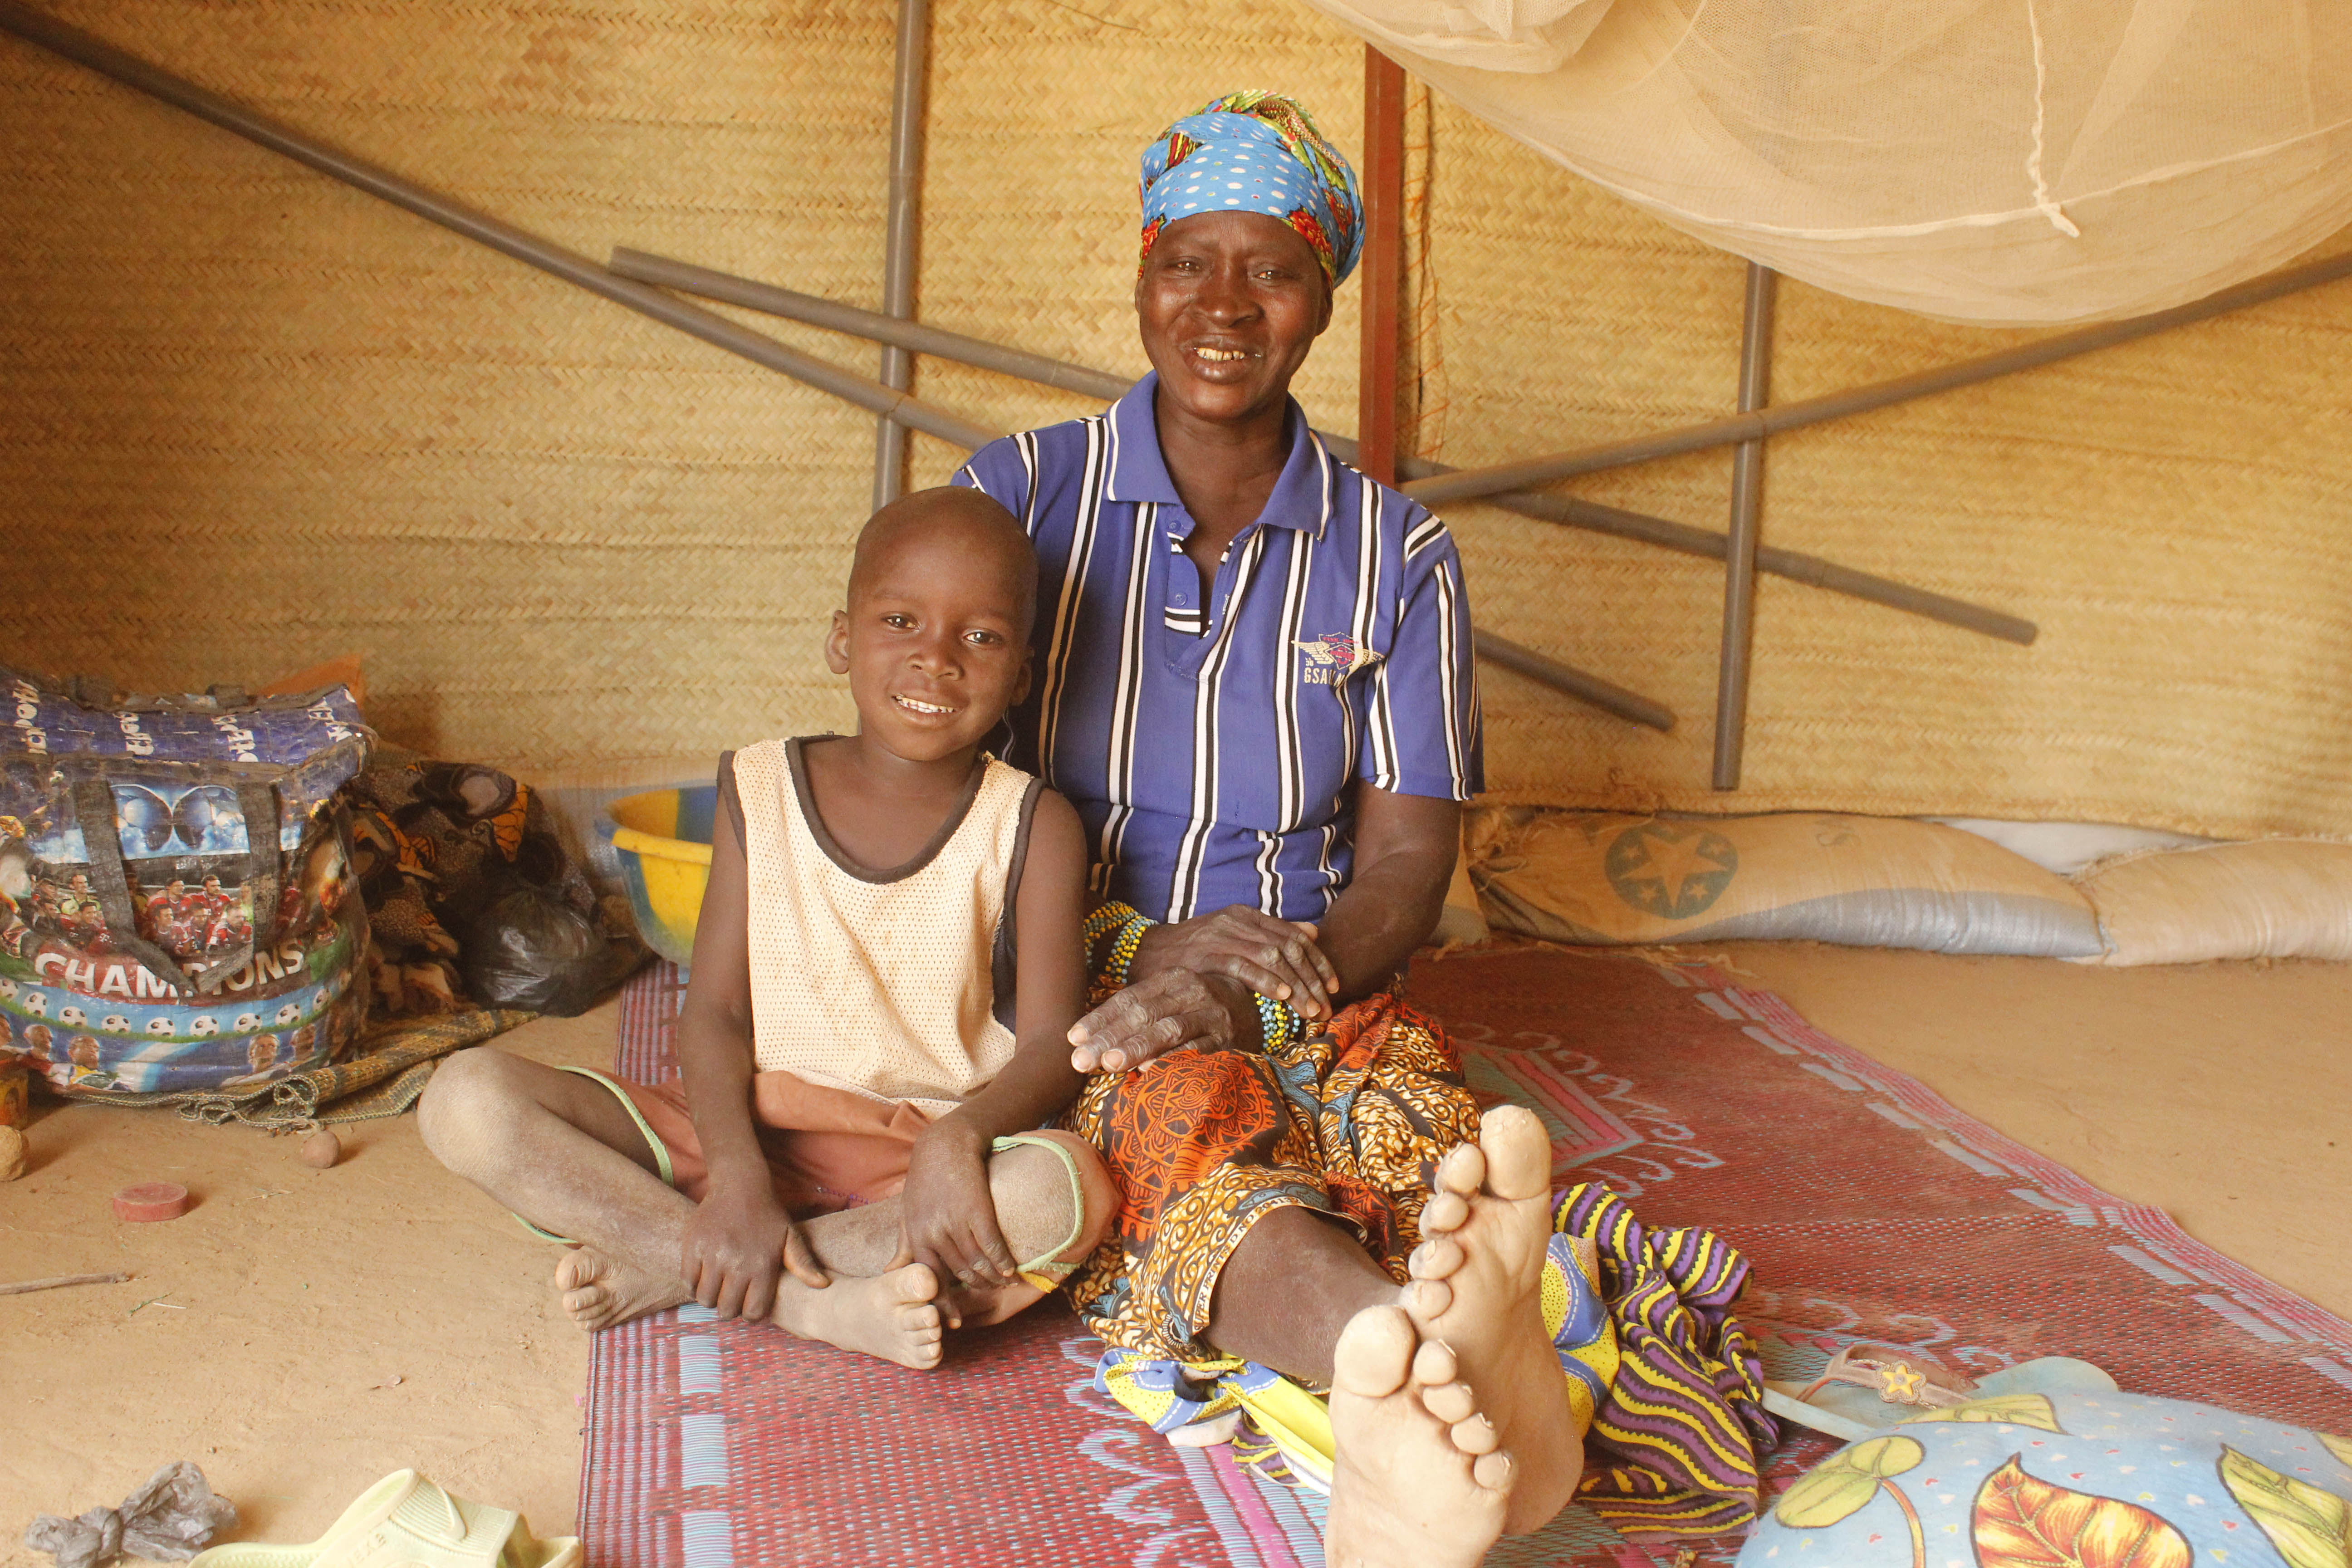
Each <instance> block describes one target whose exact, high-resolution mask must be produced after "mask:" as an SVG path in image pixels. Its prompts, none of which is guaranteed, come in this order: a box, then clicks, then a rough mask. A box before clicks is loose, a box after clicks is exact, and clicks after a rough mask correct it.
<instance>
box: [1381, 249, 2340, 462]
mask: <svg viewBox="0 0 2352 1568" xmlns="http://www.w3.org/2000/svg"><path fill="white" fill-rule="evenodd" d="M2346 277H2352V253H2347V254H2345V255H2342V256H2333V257H2329V258H2326V260H2324V261H2314V262H2311V263H2308V264H2307V265H2305V266H2302V267H2292V268H2288V269H2287V270H2285V271H2284V272H2274V273H2273V274H2271V275H2270V276H2269V277H2267V278H2257V279H2253V280H2252V282H2249V283H2241V284H2239V285H2237V286H2236V287H2235V288H2232V289H2222V290H2221V292H2220V293H2218V294H2209V295H2207V296H2206V297H2205V298H2204V299H2202V300H2192V301H2191V302H2190V303H2189V304H2186V305H2176V306H2174V307H2173V308H2172V309H2171V310H2158V311H2156V312H2155V313H2154V314H2152V315H2147V316H2135V317H2133V318H2132V319H2131V320H2129V321H2106V322H2103V323H2101V324H2100V325H2098V326H2095V327H2084V328H2083V329H2082V330H2080V331H2072V332H2061V333H2059V334H2057V335H2056V336H2055V337H2048V338H2043V339H2042V340H2041V341H2040V342H2031V343H2023V344H2021V345H2020V346H2018V347H2016V348H2013V349H2003V350H2001V351H2000V353H1990V354H1982V355H1979V357H1977V358H1975V359H1965V360H1960V361H1958V362H1957V363H1952V364H1947V365H1938V366H1937V367H1936V368H1934V369H1932V370H1923V371H1919V372H1916V373H1915V374H1910V375H1898V376H1895V378H1894V379H1892V380H1889V381H1875V382H1872V383H1870V384H1867V385H1864V386H1854V387H1848V388H1847V389H1846V390H1844V391H1843V392H1832V393H1826V394H1824V395H1822V396H1820V397H1807V398H1802V399H1800V400H1799V401H1797V402H1795V403H1784V404H1781V405H1780V406H1778V407H1768V408H1759V409H1758V410H1756V411H1755V412H1754V413H1752V414H1737V415H1734V416H1731V417H1730V418H1728V419H1711V420H1708V421H1706V423H1704V424H1700V425H1686V426H1683V427H1682V428H1680V429H1678V430H1660V431H1654V432H1653V433H1651V434H1649V435H1646V436H1634V437H1629V438H1628V439H1626V440H1622V441H1608V442H1603V443H1602V444H1601V445H1600V446H1597V447H1580V448H1579V449H1577V450H1575V451H1572V452H1560V453H1556V454H1554V455H1553V456H1551V457H1548V458H1521V459H1519V460H1518V461H1517V462H1511V463H1497V464H1495V465H1494V466H1492V467H1490V468H1459V469H1456V470H1454V472H1452V473H1448V474H1445V475H1443V476H1433V477H1431V478H1429V479H1416V480H1414V481H1413V482H1412V483H1411V484H1408V485H1406V486H1405V487H1404V491H1405V494H1407V495H1409V496H1412V498H1413V499H1414V500H1418V501H1420V502H1421V503H1422V504H1423V506H1435V505H1437V504H1439V503H1440V502H1443V501H1449V500H1469V499H1470V498H1472V497H1474V496H1492V495H1494V494H1495V493H1496V492H1497V491H1501V490H1517V489H1525V488H1526V487H1528V486H1529V485H1542V484H1549V483H1551V482H1552V481H1553V480H1554V479H1570V478H1573V477H1574V476H1576V475H1578V474H1590V473H1595V472H1598V471H1599V470H1601V469H1602V468H1626V467H1628V466H1630V465H1632V464H1634V463H1646V462H1648V461H1650V460H1651V459H1652V458H1670V457H1674V456H1675V455H1676V454H1678V453H1683V452H1701V451H1705V450H1706V449H1707V448H1708V447H1728V446H1730V445H1732V444H1733V443H1735V442H1738V441H1748V440H1753V439H1757V438H1759V437H1765V436H1777V435H1780V434H1782V433H1783V432H1785V431H1790V430H1801V429H1803V428H1804V427H1805V426H1808V425H1820V424H1823V423H1826V422H1827V421H1829V420H1832V419H1843V418H1845V417H1846V416H1849V415H1853V414H1866V413H1869V412H1870V411H1871V410H1873V409H1875V408H1885V407H1888V406H1890V405H1894V404H1897V403H1908V402H1910V401H1912V400H1913V399H1914V398H1920V397H1926V396H1927V395H1930V394H1931V393H1937V392H1949V391H1951V390H1952V389H1954V388H1955V387H1961V386H1974V385H1975V384H1978V383H1979V382H1982V381H1991V380H1993V379H1995V378H1996V377H1999V376H2004V375H2013V374H2016V373H2017V372H2019V371H2021V370H2032V369H2034V368H2035V367H2037V366H2040V365H2045V364H2055V363H2058V362H2059V361H2060V360H2067V359H2073V358H2074V357H2076V356H2077V355H2080V354H2086V353H2091V352H2093V351H2094V350H2096V349H2104V348H2110V347H2113V346H2114V345H2115V344H2116V343H2127V342H2134V341H2135V340H2137V339H2139V338H2145V337H2151V336H2153V335H2155V334H2156V333H2158V332H2161V331H2167V330H2168V329H2169V328H2173V327H2179V326H2186V325H2188V324H2189V322H2191V321H2207V320H2209V319H2210V318H2212V317H2214V316H2221V315H2226V314H2228V313H2229V312H2230V311H2231V310H2243V309H2245V308H2246V307H2247V306H2249V305H2259V304H2262V303H2263V301H2265V300H2275V299H2278V298H2279V297H2280V296H2282V295H2285V294H2294V293H2300V292H2301V291H2302V290H2304V289H2315V288H2317V287H2318V286H2319V285H2321V284H2323V283H2333V282H2335V281H2336V279H2339V278H2346Z"/></svg>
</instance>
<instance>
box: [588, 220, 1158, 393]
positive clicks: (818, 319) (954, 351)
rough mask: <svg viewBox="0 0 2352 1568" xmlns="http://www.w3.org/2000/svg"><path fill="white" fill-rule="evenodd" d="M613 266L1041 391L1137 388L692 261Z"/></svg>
mask: <svg viewBox="0 0 2352 1568" xmlns="http://www.w3.org/2000/svg"><path fill="white" fill-rule="evenodd" d="M611 266H612V269H613V270H614V272H616V273H618V274H620V275H621V276H622V277H624V278H634V279H636V280H637V281H638V282H640V283H658V284H660V285H661V286H662V287H663V288H665V289H679V290H681V291H683V292H685V293H688V294H696V295H699V296H700V297H702V298H703V299H705V300H718V301H719V302H720V303H721V304H726V305H740V306H742V307H743V308H744V309H746V310H759V311H762V312H764V313H766V314H768V315H771V316H782V317H783V318H784V319H785V320H786V321H801V322H804V323H806V324H807V325H809V326H812V327H823V328H824V329H825V330H826V331H834V332H845V333H846V334H848V335H849V336H851V337H856V338H866V339H869V340H871V341H873V342H882V343H895V344H897V345H898V347H899V348H901V349H905V350H907V351H908V352H910V353H923V354H929V355H930V356H931V357H932V358H934V359H948V360H953V361H955V362H956V363H958V364H969V365H977V366H979V367H980V368H981V369H982V370H992V371H996V372H998V373H1000V374H1004V375H1012V376H1018V377H1020V378H1021V379H1022V380H1024V381H1034V382H1036V383H1038V384H1040V385H1043V386H1056V387H1059V388H1061V389H1062V390H1063V391H1065V392H1075V393H1077V394H1079V395H1082V396H1087V397H1099V398H1101V399H1102V400H1103V401H1104V402H1106V403H1115V402H1117V401H1118V399H1119V398H1120V397H1122V396H1124V395H1126V393H1127V389H1128V388H1129V387H1130V386H1133V385H1134V384H1135V380H1134V378H1133V377H1131V376H1124V375H1113V374H1110V373H1109V372H1108V371H1102V370H1089V369H1087V367H1086V366H1085V365H1082V364H1068V363H1065V362H1063V361H1061V360H1057V359H1047V358H1046V357H1045V355H1044V354H1033V353H1025V352H1024V351H1023V350H1020V349H1013V348H1006V347H1005V346H1004V345H1003V344H1002V343H993V342H989V341H988V340H987V339H986V338H971V337H966V336H965V335H964V334H963V333H961V332H950V331H942V330H940V328H938V327H927V326H925V325H923V324H922V323H921V322H919V321H899V320H898V319H897V318H895V317H891V316H886V315H884V314H882V313H881V312H880V311H878V310H860V309H859V308H858V307H856V305H843V304H839V303H836V302H835V301H834V300H827V299H824V298H822V297H821V296H818V295H815V294H803V293H800V292H799V291H797V290H795V289H779V288H778V287H776V286H775V285H774V284H772V283H761V282H756V281H754V280H753V279H749V278H738V277H736V276H735V275H734V274H733V273H731V272H714V271H712V270H711V269H710V268H708V267H697V266H695V265H694V264H693V263H692V262H690V261H673V260H671V259H670V258H668V257H666V256H655V255H653V254H651V253H650V252H647V251H643V250H631V249H629V248H628V247H625V246H617V245H616V246H614V247H613V259H612V263H611Z"/></svg>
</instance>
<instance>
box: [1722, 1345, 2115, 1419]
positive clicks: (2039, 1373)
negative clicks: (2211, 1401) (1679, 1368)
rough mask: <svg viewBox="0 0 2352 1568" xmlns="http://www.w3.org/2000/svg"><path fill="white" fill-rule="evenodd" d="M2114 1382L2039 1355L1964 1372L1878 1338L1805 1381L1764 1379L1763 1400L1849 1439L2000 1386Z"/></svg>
mask: <svg viewBox="0 0 2352 1568" xmlns="http://www.w3.org/2000/svg"><path fill="white" fill-rule="evenodd" d="M2115 1386H2116V1381H2115V1379H2114V1378H2112V1377H2109V1376H2108V1375H2107V1374H2106V1373H2105V1372H2103V1371H2101V1370H2100V1369H2099V1368H2097V1367H2095V1366H2093V1365H2092V1364H2091V1363H2089V1362H2085V1361H2076V1360H2075V1359H2074V1358H2073V1357H2071V1356H2042V1357H2040V1358H2038V1359H2036V1360H2033V1361H2029V1362H2023V1363H2019V1364H2018V1365H2016V1366H2011V1367H2003V1368H2002V1369H2001V1370H2000V1371H1999V1372H1994V1373H1986V1374H1985V1375H1984V1376H1983V1377H1981V1378H1979V1379H1974V1380H1971V1379H1970V1378H1969V1377H1967V1376H1966V1375H1964V1374H1962V1373H1958V1372H1954V1371H1953V1370H1952V1369H1950V1368H1949V1367H1947V1366H1943V1365H1940V1364H1938V1363H1936V1362H1934V1361H1932V1360H1930V1359H1928V1358H1927V1357H1924V1356H1916V1355H1905V1354H1903V1353H1901V1352H1897V1351H1895V1350H1893V1349H1892V1348H1890V1347H1887V1346H1885V1345H1848V1346H1847V1347H1846V1348H1845V1349H1843V1350H1842V1351H1840V1352H1838V1353H1837V1354H1836V1355H1834V1356H1832V1358H1831V1359H1830V1363H1829V1365H1828V1366H1827V1367H1825V1368H1824V1369H1823V1370H1822V1374H1821V1376H1819V1377H1817V1378H1815V1379H1814V1380H1813V1381H1812V1382H1811V1383H1809V1384H1793V1383H1768V1384H1765V1385H1764V1408H1765V1409H1767V1410H1769V1411H1770V1412H1771V1413H1772V1414H1773V1415H1780V1416H1785V1417H1787V1418H1788V1419H1789V1420H1791V1421H1794V1422H1797V1423H1798V1424H1800V1425H1801V1426H1810V1427H1811V1428H1812V1429H1813V1430H1814V1431H1816V1432H1826V1433H1828V1434H1829V1435H1830V1436H1832V1437H1840V1438H1843V1439H1845V1440H1847V1441H1849V1442H1851V1441H1852V1440H1853V1439H1854V1438H1856V1437H1860V1436H1865V1435H1866V1434H1868V1433H1871V1432H1875V1431H1877V1430H1879V1429H1880V1428H1882V1427H1885V1426H1894V1425H1895V1423H1896V1422H1899V1421H1904V1420H1908V1419H1910V1418H1912V1417H1915V1416H1920V1415H1926V1414H1927V1413H1928V1412H1929V1411H1934V1410H1948V1409H1950V1408H1952V1407H1953V1406H1954V1405H1966V1404H1968V1403H1969V1401H1971V1400H1976V1399H1984V1398H1989V1397H1991V1396H1993V1395H1996V1394H2027V1393H2032V1394H2056V1393H2061V1392H2065V1391H2085V1392H2088V1391H2095V1390H2102V1389H2104V1390H2107V1391H2110V1392H2112V1391H2113V1390H2114V1388H2115Z"/></svg>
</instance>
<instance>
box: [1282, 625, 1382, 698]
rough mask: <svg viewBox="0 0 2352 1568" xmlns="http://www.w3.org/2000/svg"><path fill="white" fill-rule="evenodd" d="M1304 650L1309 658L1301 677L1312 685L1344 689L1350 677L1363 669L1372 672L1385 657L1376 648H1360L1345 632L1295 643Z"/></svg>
mask: <svg viewBox="0 0 2352 1568" xmlns="http://www.w3.org/2000/svg"><path fill="white" fill-rule="evenodd" d="M1292 646H1294V647H1297V648H1299V649H1301V650H1303V652H1304V654H1305V658H1304V660H1303V663H1302V668H1300V669H1299V672H1298V678H1299V679H1301V680H1303V681H1305V682H1306V683H1307V685H1309V686H1342V685H1345V684H1346V683H1347V679H1348V677H1349V676H1351V675H1353V674H1355V673H1356V671H1358V670H1360V669H1369V668H1371V666H1373V665H1375V664H1377V663H1379V662H1380V658H1381V656H1380V655H1379V654H1378V653H1376V652H1374V651H1373V650H1372V649H1370V648H1368V647H1360V646H1359V645H1358V643H1357V641H1356V639H1355V638H1353V637H1349V636H1348V635H1347V634H1346V633H1344V632H1326V633H1324V634H1323V635H1322V636H1321V637H1314V638H1310V639H1307V640H1304V641H1299V642H1296V643H1294V644H1293V645H1292Z"/></svg>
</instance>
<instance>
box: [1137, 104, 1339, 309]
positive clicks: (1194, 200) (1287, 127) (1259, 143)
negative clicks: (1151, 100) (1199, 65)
mask: <svg viewBox="0 0 2352 1568" xmlns="http://www.w3.org/2000/svg"><path fill="white" fill-rule="evenodd" d="M1206 212H1251V213H1264V214H1265V215H1266V216H1268V217H1278V218H1280V219H1281V220H1282V221H1283V222H1285V223H1286V224H1288V225H1289V226H1291V227H1292V228H1295V229H1297V231H1298V233H1299V237H1301V238H1303V239H1305V240H1306V241H1307V246H1308V247H1310V248H1311V249H1313V251H1314V252H1315V259H1316V260H1318V261H1319V262H1321V263H1322V265H1323V276H1324V278H1325V279H1328V281H1329V282H1330V285H1331V287H1333V288H1334V289H1337V288H1338V287H1339V283H1340V280H1341V279H1345V278H1346V277H1347V276H1348V274H1349V273H1350V272H1353V271H1354V270H1355V269H1356V258H1358V257H1359V256H1360V255H1362V254H1363V249H1364V203H1363V198H1362V197H1361V196H1360V195H1359V194H1358V193H1357V189H1356V172H1355V171H1354V170H1353V169H1351V168H1349V166H1348V160H1347V159H1346V158H1344V157H1342V156H1341V155H1340V153H1339V149H1338V148H1337V147H1334V146H1333V145H1332V144H1331V143H1330V142H1328V140H1326V139H1325V137H1324V135H1323V132H1320V131H1319V130H1318V129H1316V125H1315V121H1314V118H1313V117H1312V116H1311V115H1309V114H1308V113H1307V110H1305V109H1304V108H1302V107H1300V106H1299V104H1298V103H1297V102H1296V101H1295V100H1291V99H1287V98H1285V97H1283V96H1282V95H1281V94H1280V93H1274V92H1229V93H1227V94H1226V95H1225V96H1224V97H1223V98H1221V99H1218V100H1216V101H1214V102H1213V103H1210V104H1208V105H1206V106H1204V107H1203V108H1202V110H1200V112H1198V113H1196V114H1188V115H1186V116H1185V117H1184V118H1183V119H1181V120H1180V121H1177V122H1176V123H1175V124H1173V125H1171V126H1170V127H1169V128H1168V129H1167V130H1165V131H1163V132H1160V135H1159V136H1158V137H1157V138H1156V139H1155V140H1154V141H1153V142H1152V143H1151V145H1150V146H1149V147H1146V148H1145V149H1144V150H1143V255H1144V256H1146V257H1148V256H1150V254H1151V246H1152V242H1153V241H1154V240H1157V239H1158V238H1159V237H1160V230H1161V229H1163V228H1166V227H1167V226H1169V225H1170V224H1171V223H1174V222H1175V221H1176V220H1177V219H1179V218H1187V217H1191V216H1192V215H1193V214H1194V213H1206ZM1141 264H1142V263H1141V261H1140V260H1139V261H1138V263H1137V265H1138V266H1139V267H1140V266H1141Z"/></svg>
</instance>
